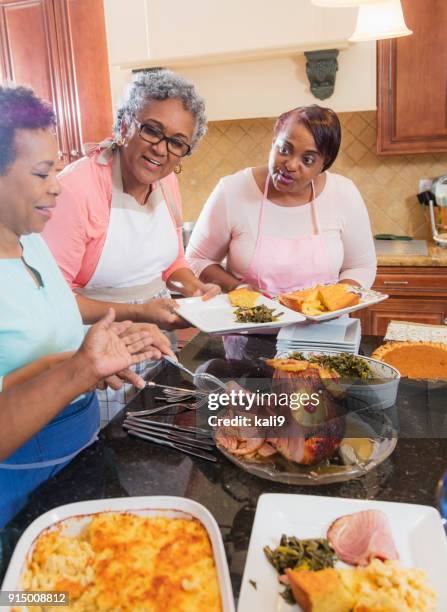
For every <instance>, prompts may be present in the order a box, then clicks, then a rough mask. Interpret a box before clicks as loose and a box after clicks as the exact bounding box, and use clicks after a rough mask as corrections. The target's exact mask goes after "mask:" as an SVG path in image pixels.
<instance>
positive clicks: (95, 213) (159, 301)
mask: <svg viewBox="0 0 447 612" xmlns="http://www.w3.org/2000/svg"><path fill="white" fill-rule="evenodd" d="M204 110H205V109H204V103H203V100H202V98H200V97H199V96H198V94H197V93H196V91H195V89H194V87H193V85H192V84H191V83H189V82H188V81H186V80H185V79H184V78H183V77H181V76H180V75H177V74H175V73H173V72H171V71H169V70H154V71H149V72H141V73H138V74H137V75H136V77H135V79H134V81H133V82H132V83H131V84H130V86H129V88H128V91H127V95H126V97H125V100H124V102H123V104H122V105H121V107H120V108H119V109H118V113H117V118H116V124H115V138H114V139H113V140H109V141H104V142H103V143H101V144H99V145H95V146H90V151H89V153H88V155H87V157H84V158H83V159H81V160H79V161H77V162H75V163H73V164H71V165H70V166H68V167H67V168H65V169H64V171H63V172H62V173H61V174H60V176H59V180H60V183H61V187H62V191H61V195H60V196H59V197H58V198H57V207H56V208H55V210H54V212H53V214H52V219H51V220H50V221H49V222H48V224H47V227H46V228H45V232H44V234H43V235H44V238H45V240H46V241H47V243H48V245H49V247H50V249H51V250H52V252H53V255H54V256H55V258H56V260H57V262H58V264H59V267H60V268H61V270H62V272H63V274H64V275H65V278H66V279H67V281H68V282H69V284H70V285H71V287H72V289H73V290H74V291H75V293H76V299H77V302H78V305H79V309H80V311H81V314H82V318H83V321H84V323H95V322H96V321H98V320H99V319H100V318H101V317H103V316H104V314H105V313H106V312H107V311H108V309H109V308H110V307H111V305H113V307H114V309H115V312H116V316H117V319H118V320H125V319H131V320H132V321H136V322H141V323H143V324H144V323H146V322H151V323H157V324H158V325H160V327H162V328H164V329H173V328H175V327H180V326H182V325H183V324H182V320H181V319H180V317H178V315H176V314H175V308H176V303H175V301H174V300H172V299H170V294H169V292H168V290H167V288H171V289H175V290H176V291H177V292H180V293H181V294H183V295H184V296H194V295H203V296H204V299H206V298H208V297H211V296H213V295H215V294H216V293H218V292H220V288H219V287H218V286H217V285H213V284H210V283H207V282H204V281H201V280H199V279H198V278H196V277H195V276H194V274H193V272H192V271H191V270H190V269H189V267H188V265H187V263H186V261H185V258H184V253H183V242H182V219H181V199H180V194H179V189H178V183H177V179H176V177H175V173H178V172H180V171H181V164H180V162H181V159H182V158H183V157H185V156H187V155H190V154H191V152H192V150H193V149H194V147H195V146H196V144H197V142H198V141H199V139H200V138H201V137H202V136H203V134H204V133H205V131H206V117H205V112H204ZM151 365H152V364H147V366H148V367H151ZM139 373H142V372H139ZM126 399H129V396H127V398H126V397H124V398H122V403H125V401H126ZM118 407H119V406H118V405H115V407H114V408H113V410H110V409H108V408H107V415H108V417H110V416H113V412H114V411H116V409H117V408H118ZM103 420H106V419H105V418H103Z"/></svg>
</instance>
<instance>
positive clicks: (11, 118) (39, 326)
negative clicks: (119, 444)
mask: <svg viewBox="0 0 447 612" xmlns="http://www.w3.org/2000/svg"><path fill="white" fill-rule="evenodd" d="M53 126H54V113H53V111H52V109H51V107H49V106H48V105H47V104H46V103H44V102H42V101H41V100H39V99H38V98H37V97H36V96H35V95H34V93H33V92H32V91H31V90H30V89H27V88H24V87H0V287H1V289H0V385H1V386H0V391H2V390H4V391H9V390H12V389H13V388H14V387H15V386H17V385H20V384H21V383H24V382H26V381H29V380H30V379H33V378H34V377H35V376H38V375H39V374H42V373H43V372H45V371H46V370H48V369H51V368H53V367H54V366H57V364H58V363H60V362H63V361H65V360H67V359H68V358H69V357H70V356H71V355H72V353H73V351H75V350H76V349H78V347H79V345H80V344H81V342H82V340H83V327H82V320H81V316H80V313H79V310H78V307H77V304H76V300H75V299H74V297H73V294H72V292H71V290H70V288H69V287H68V285H67V284H66V282H65V280H64V278H63V276H62V273H61V272H60V270H59V268H58V266H57V264H56V262H55V260H54V259H53V257H52V255H51V253H50V251H49V250H48V248H47V246H46V244H45V243H44V241H43V239H42V238H41V237H40V236H39V233H40V232H41V231H42V230H43V227H44V225H45V223H46V221H47V220H48V219H49V218H51V209H52V208H53V207H54V206H55V203H56V196H57V195H58V194H59V190H60V188H59V183H58V181H57V178H56V163H57V144H56V140H55V138H54V135H53V132H52V129H53ZM117 325H118V326H119V325H121V326H122V325H123V324H117ZM121 328H122V327H121ZM149 340H150V339H149V338H147V334H146V345H147V343H148V342H149ZM151 342H152V340H151ZM154 353H155V354H158V357H156V358H159V357H160V356H161V353H160V351H158V350H155V351H154V352H153V354H154ZM147 355H148V353H147V352H146V353H142V358H144V359H147V358H148V357H147ZM125 376H126V375H125ZM127 378H128V379H131V380H132V382H142V381H141V380H138V379H139V377H137V376H136V375H135V374H134V373H130V374H128V375H127ZM71 399H72V400H73V401H72V403H70V404H68V405H67V406H66V407H65V408H63V409H62V410H61V411H60V412H59V413H58V414H56V416H54V418H53V419H52V420H50V421H49V422H47V425H46V426H45V427H43V429H42V428H41V426H42V419H41V418H40V414H39V412H37V407H36V406H34V405H33V404H32V403H31V404H30V406H29V421H28V422H32V421H34V422H35V423H36V424H38V425H37V426H36V427H34V429H33V428H31V429H30V435H31V437H29V435H28V436H27V438H28V440H27V441H26V442H25V443H24V444H22V446H20V447H19V448H17V450H16V451H15V452H13V453H12V454H11V455H10V456H9V457H7V458H6V459H4V460H3V461H2V462H0V527H1V526H3V525H4V524H5V523H6V522H8V520H9V519H10V518H12V517H13V516H14V514H15V513H16V512H17V511H18V510H19V509H20V508H21V507H22V506H23V505H24V504H25V503H26V500H27V496H28V494H29V493H30V492H31V491H32V490H33V489H35V488H36V487H37V486H38V485H39V484H40V483H42V482H43V481H44V480H46V479H47V478H49V477H50V476H52V475H53V474H55V473H56V472H58V471H59V470H60V469H61V468H62V467H63V466H64V465H66V464H67V463H68V462H69V461H70V460H71V459H72V458H73V457H74V456H75V455H76V454H77V453H79V451H80V450H82V449H83V448H85V447H86V446H88V445H89V444H91V442H92V441H93V440H95V439H96V434H97V432H98V429H99V411H98V401H97V399H96V395H95V393H94V392H88V393H85V394H84V395H81V396H79V397H77V398H76V397H73V398H71ZM22 410H23V406H22ZM27 413H28V410H27ZM11 414H13V413H11ZM21 416H23V412H22V413H21ZM50 418H51V417H50ZM47 421H48V419H47ZM33 434H34V435H33ZM2 435H7V432H2Z"/></svg>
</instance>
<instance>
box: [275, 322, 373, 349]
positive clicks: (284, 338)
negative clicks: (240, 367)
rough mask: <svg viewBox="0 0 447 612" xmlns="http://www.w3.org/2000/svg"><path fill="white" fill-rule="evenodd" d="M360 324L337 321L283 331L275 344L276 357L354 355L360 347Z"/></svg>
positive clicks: (283, 329) (298, 325)
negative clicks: (293, 355)
mask: <svg viewBox="0 0 447 612" xmlns="http://www.w3.org/2000/svg"><path fill="white" fill-rule="evenodd" d="M360 339H361V331H360V320H359V319H349V318H347V317H340V318H339V319H332V320H331V321H327V322H325V323H310V324H303V323H297V324H295V325H288V326H287V327H283V328H282V329H281V330H280V332H279V334H278V338H277V341H276V350H277V352H278V353H281V354H285V353H287V352H290V351H302V352H313V353H343V352H344V353H353V354H355V355H356V354H357V353H358V350H359V346H360Z"/></svg>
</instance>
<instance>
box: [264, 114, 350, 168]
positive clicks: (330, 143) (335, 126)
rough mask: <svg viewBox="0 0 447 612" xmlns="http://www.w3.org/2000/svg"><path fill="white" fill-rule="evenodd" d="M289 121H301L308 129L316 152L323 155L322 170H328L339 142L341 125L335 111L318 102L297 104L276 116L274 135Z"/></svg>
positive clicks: (334, 157)
mask: <svg viewBox="0 0 447 612" xmlns="http://www.w3.org/2000/svg"><path fill="white" fill-rule="evenodd" d="M289 121H296V122H297V123H302V124H303V125H304V126H305V127H306V128H307V129H308V130H309V132H310V133H311V134H312V136H313V137H314V140H315V144H316V146H317V150H318V152H319V153H320V155H322V156H323V157H324V165H323V171H324V170H328V169H329V168H330V167H331V166H332V164H333V163H334V161H335V159H336V157H337V155H338V151H339V149H340V143H341V126H340V121H339V119H338V117H337V115H336V113H335V112H334V111H333V110H332V109H330V108H324V107H323V106H318V104H312V105H310V106H298V107H297V108H294V109H292V110H290V111H287V112H286V113H283V114H282V115H280V116H279V117H278V119H277V120H276V123H275V127H274V129H273V131H274V134H275V136H276V135H277V134H278V133H279V132H280V131H281V130H282V129H283V127H284V126H285V125H286V124H287V123H288V122H289Z"/></svg>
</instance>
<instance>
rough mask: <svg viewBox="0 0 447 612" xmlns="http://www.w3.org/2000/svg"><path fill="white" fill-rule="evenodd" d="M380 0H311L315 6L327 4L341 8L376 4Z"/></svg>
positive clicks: (329, 6)
mask: <svg viewBox="0 0 447 612" xmlns="http://www.w3.org/2000/svg"><path fill="white" fill-rule="evenodd" d="M378 1H380V0H311V2H312V4H314V5H315V6H326V7H327V8H339V7H347V6H348V7H349V6H363V5H364V4H374V3H375V2H378Z"/></svg>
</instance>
